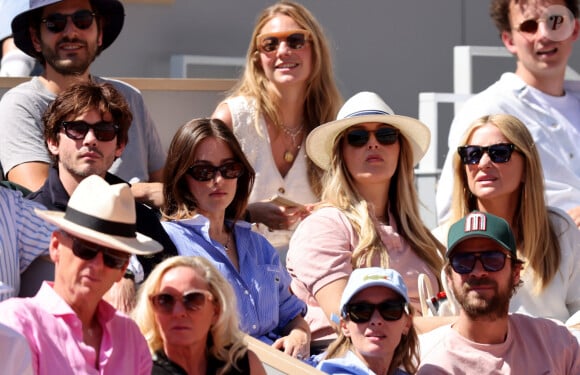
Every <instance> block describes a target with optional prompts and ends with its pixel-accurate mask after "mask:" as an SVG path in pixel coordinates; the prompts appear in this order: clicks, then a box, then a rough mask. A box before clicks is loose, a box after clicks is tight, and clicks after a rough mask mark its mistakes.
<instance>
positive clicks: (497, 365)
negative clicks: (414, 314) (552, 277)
mask: <svg viewBox="0 0 580 375" xmlns="http://www.w3.org/2000/svg"><path fill="white" fill-rule="evenodd" d="M419 341H420V343H421V364H420V366H419V371H418V372H417V374H426V375H433V374H482V375H484V374H494V375H501V374H558V375H578V374H580V349H579V347H578V341H577V340H576V338H575V337H574V336H572V335H571V334H570V332H569V331H568V329H567V328H566V327H564V326H561V325H558V324H556V323H554V322H553V321H551V320H548V319H542V318H532V317H529V316H526V315H520V314H511V315H510V317H509V325H508V332H507V336H506V339H505V341H504V342H503V343H501V344H479V343H476V342H473V341H470V340H468V339H466V338H465V337H463V336H461V335H460V334H459V332H457V331H456V330H455V329H453V328H452V327H451V326H450V325H446V326H443V327H440V328H437V329H435V330H433V331H431V332H428V333H426V334H424V335H420V336H419Z"/></svg>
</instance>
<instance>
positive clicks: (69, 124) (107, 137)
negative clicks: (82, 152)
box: [60, 120, 119, 142]
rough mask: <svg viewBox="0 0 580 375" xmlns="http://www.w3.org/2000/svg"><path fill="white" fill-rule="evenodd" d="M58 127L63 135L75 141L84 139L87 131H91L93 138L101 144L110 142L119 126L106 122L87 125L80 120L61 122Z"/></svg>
mask: <svg viewBox="0 0 580 375" xmlns="http://www.w3.org/2000/svg"><path fill="white" fill-rule="evenodd" d="M60 126H61V127H62V128H63V129H64V134H66V136H67V137H69V138H70V139H74V140H75V141H80V140H81V139H85V137H86V135H87V133H88V132H89V129H93V133H94V134H95V138H97V140H99V141H101V142H109V141H112V140H113V139H115V137H116V136H117V134H118V132H119V125H117V124H114V123H112V122H106V121H101V122H97V123H96V124H89V123H88V122H86V121H82V120H79V121H62V122H61V123H60Z"/></svg>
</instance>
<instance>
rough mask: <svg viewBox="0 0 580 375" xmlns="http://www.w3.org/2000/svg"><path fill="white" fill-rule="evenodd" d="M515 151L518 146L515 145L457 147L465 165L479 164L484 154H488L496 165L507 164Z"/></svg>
mask: <svg viewBox="0 0 580 375" xmlns="http://www.w3.org/2000/svg"><path fill="white" fill-rule="evenodd" d="M515 149H516V146H515V145H514V144H513V143H498V144H495V145H491V146H487V147H483V146H472V145H465V146H460V147H457V152H458V153H459V156H461V162H462V163H463V164H478V163H479V161H480V160H481V157H482V156H483V154H484V153H487V154H488V155H489V158H490V159H491V161H492V162H494V163H507V162H508V161H509V160H510V158H511V156H512V152H514V151H515Z"/></svg>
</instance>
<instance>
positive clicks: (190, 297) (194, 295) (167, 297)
mask: <svg viewBox="0 0 580 375" xmlns="http://www.w3.org/2000/svg"><path fill="white" fill-rule="evenodd" d="M149 298H150V299H151V303H152V304H153V308H154V310H155V311H157V312H160V313H162V314H172V313H173V310H174V309H175V305H176V304H177V300H178V299H180V298H179V297H175V296H173V295H172V294H169V293H159V294H156V295H153V296H151V297H149ZM212 299H213V296H212V294H211V292H209V291H208V290H199V291H193V292H188V293H185V294H184V295H183V296H181V303H182V304H183V307H185V309H186V310H188V311H196V310H199V309H201V308H202V307H203V306H204V305H205V301H206V300H210V301H211V300H212Z"/></svg>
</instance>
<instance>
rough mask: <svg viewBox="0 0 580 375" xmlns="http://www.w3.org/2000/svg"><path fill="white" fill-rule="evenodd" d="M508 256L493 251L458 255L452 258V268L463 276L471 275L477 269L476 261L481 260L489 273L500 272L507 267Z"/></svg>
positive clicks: (501, 252)
mask: <svg viewBox="0 0 580 375" xmlns="http://www.w3.org/2000/svg"><path fill="white" fill-rule="evenodd" d="M506 257H507V255H506V254H505V253H504V252H503V251H499V250H492V251H484V252H481V253H458V254H454V255H452V256H451V258H450V259H449V263H450V264H451V268H453V270H454V271H455V272H457V273H459V274H461V275H465V274H468V273H471V272H472V271H473V268H475V261H477V260H479V261H480V262H481V265H482V266H483V269H484V270H486V271H487V272H498V271H501V270H502V269H503V267H504V266H505V260H506Z"/></svg>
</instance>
